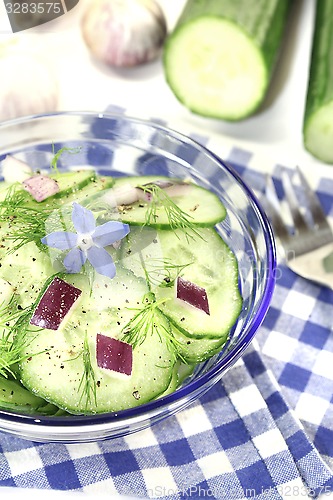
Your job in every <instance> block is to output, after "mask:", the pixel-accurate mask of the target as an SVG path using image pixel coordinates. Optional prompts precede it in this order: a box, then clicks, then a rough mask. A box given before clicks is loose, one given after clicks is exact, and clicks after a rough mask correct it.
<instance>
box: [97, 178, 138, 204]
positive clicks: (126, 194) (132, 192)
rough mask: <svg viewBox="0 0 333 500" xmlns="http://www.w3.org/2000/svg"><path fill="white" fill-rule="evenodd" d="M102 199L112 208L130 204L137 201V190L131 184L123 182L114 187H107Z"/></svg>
mask: <svg viewBox="0 0 333 500" xmlns="http://www.w3.org/2000/svg"><path fill="white" fill-rule="evenodd" d="M102 200H103V201H104V202H105V203H107V205H109V207H112V208H114V207H117V206H119V205H132V203H135V202H136V201H139V190H138V189H137V188H136V187H134V186H131V184H124V185H123V186H120V187H117V188H114V189H108V190H107V191H106V192H105V194H103V196H102Z"/></svg>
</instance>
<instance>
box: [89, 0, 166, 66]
mask: <svg viewBox="0 0 333 500" xmlns="http://www.w3.org/2000/svg"><path fill="white" fill-rule="evenodd" d="M166 34H167V25H166V19H165V16H164V13H163V11H162V9H161V7H160V6H159V5H158V3H157V2H156V1H155V0H99V1H94V0H92V1H91V4H90V5H89V8H88V9H87V11H86V12H85V14H84V16H83V18H82V35H83V38H84V40H85V42H86V44H87V46H88V48H89V49H90V51H91V52H92V54H93V55H94V56H95V57H96V58H97V59H99V60H101V61H103V62H104V63H106V64H107V65H110V66H118V67H128V66H136V65H139V64H142V63H146V62H149V61H152V60H154V59H156V58H157V57H158V55H159V53H160V50H161V48H162V46H163V43H164V40H165V38H166Z"/></svg>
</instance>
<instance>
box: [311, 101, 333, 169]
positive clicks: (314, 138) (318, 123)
mask: <svg viewBox="0 0 333 500" xmlns="http://www.w3.org/2000/svg"><path fill="white" fill-rule="evenodd" d="M304 146H305V148H306V149H307V151H308V152H309V153H311V154H312V155H313V156H315V157H316V158H318V159H319V160H321V161H323V162H325V163H330V164H333V102H330V103H329V104H327V105H326V106H322V107H321V108H319V109H318V111H316V112H315V113H313V115H312V116H310V117H309V118H308V119H307V121H306V123H305V126H304Z"/></svg>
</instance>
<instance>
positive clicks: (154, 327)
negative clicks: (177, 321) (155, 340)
mask: <svg viewBox="0 0 333 500" xmlns="http://www.w3.org/2000/svg"><path fill="white" fill-rule="evenodd" d="M164 302H165V299H163V300H160V301H156V297H155V295H154V294H153V293H152V292H148V293H147V294H145V295H144V297H143V299H142V304H143V307H142V308H135V309H133V310H134V311H137V312H136V313H135V314H134V316H133V317H132V318H131V319H130V321H128V323H127V324H126V325H125V326H124V327H123V329H122V332H121V333H122V340H123V341H124V342H127V343H128V344H131V345H132V347H133V349H135V348H136V347H138V346H140V345H141V344H143V342H144V341H145V340H146V338H147V337H148V336H151V335H158V336H159V338H160V340H161V341H162V342H163V341H164V342H166V344H167V347H168V350H169V352H170V354H171V356H172V357H174V358H176V355H179V352H178V351H179V349H178V342H177V340H176V339H175V337H174V336H173V335H172V332H171V328H167V327H166V326H165V324H163V323H164V322H165V321H167V320H166V318H165V317H164V315H163V313H162V312H161V311H160V309H159V307H160V305H161V304H163V303H164Z"/></svg>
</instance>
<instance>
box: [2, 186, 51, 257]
mask: <svg viewBox="0 0 333 500" xmlns="http://www.w3.org/2000/svg"><path fill="white" fill-rule="evenodd" d="M53 210H54V209H52V208H49V209H48V208H47V207H43V208H41V209H39V208H35V207H32V206H29V205H28V204H27V196H26V193H25V192H24V191H23V190H21V189H20V190H18V189H17V188H16V185H15V184H14V185H13V186H11V187H10V188H9V189H8V192H7V194H6V197H5V198H4V200H2V201H1V202H0V217H1V219H2V220H4V221H7V222H8V223H9V229H10V232H9V231H8V234H7V235H6V239H7V240H11V241H12V242H13V245H12V246H11V248H10V249H9V250H8V252H9V253H13V252H15V251H17V250H18V249H19V248H21V247H22V246H23V245H25V244H26V243H30V242H31V241H34V242H35V243H37V244H38V243H39V242H40V239H41V238H43V236H45V222H46V220H47V219H48V217H50V214H51V213H52V211H53ZM40 245H41V244H40Z"/></svg>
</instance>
